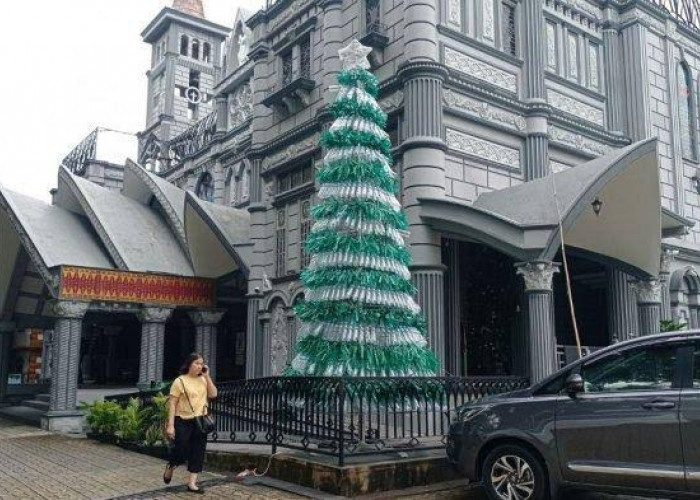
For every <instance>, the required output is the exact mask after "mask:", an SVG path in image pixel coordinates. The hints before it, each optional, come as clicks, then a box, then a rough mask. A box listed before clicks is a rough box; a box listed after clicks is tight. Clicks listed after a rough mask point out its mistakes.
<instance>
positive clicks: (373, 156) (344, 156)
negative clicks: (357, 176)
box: [323, 146, 396, 178]
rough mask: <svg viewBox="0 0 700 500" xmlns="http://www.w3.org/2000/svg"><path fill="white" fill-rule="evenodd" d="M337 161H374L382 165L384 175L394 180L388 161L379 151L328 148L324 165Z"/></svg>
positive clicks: (356, 147) (394, 174)
mask: <svg viewBox="0 0 700 500" xmlns="http://www.w3.org/2000/svg"><path fill="white" fill-rule="evenodd" d="M339 160H357V161H362V162H370V161H376V162H379V163H381V164H382V167H383V168H384V173H385V174H386V175H388V176H391V177H393V178H396V172H394V171H393V170H392V169H391V165H389V161H388V160H387V158H386V156H384V155H383V154H382V153H380V152H379V151H376V150H374V149H370V148H367V147H364V146H351V147H348V148H330V149H328V152H327V153H326V155H325V156H324V157H323V161H324V162H325V163H326V164H329V163H332V162H335V161H339Z"/></svg>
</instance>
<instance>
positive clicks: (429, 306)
mask: <svg viewBox="0 0 700 500" xmlns="http://www.w3.org/2000/svg"><path fill="white" fill-rule="evenodd" d="M411 274H412V277H413V285H414V286H415V287H416V288H417V289H418V296H417V302H418V305H419V306H420V307H421V309H422V311H423V315H424V316H425V319H426V321H427V323H428V345H429V346H430V348H431V349H432V350H433V352H434V353H435V356H436V357H437V358H438V360H439V361H440V372H441V373H444V372H445V363H446V352H445V298H444V292H445V281H444V276H445V268H444V266H442V267H426V268H416V267H414V268H413V270H412V273H411Z"/></svg>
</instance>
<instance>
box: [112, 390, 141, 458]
mask: <svg viewBox="0 0 700 500" xmlns="http://www.w3.org/2000/svg"><path fill="white" fill-rule="evenodd" d="M142 410H143V408H142V406H141V401H139V399H138V398H131V399H130V400H129V403H128V404H127V405H126V406H125V407H124V408H123V409H122V412H121V414H120V415H119V420H118V423H117V430H116V436H117V439H118V441H117V443H118V444H119V445H120V446H123V447H124V448H127V449H131V450H135V451H136V450H137V448H138V443H139V441H140V440H141V438H142V436H143V411H142Z"/></svg>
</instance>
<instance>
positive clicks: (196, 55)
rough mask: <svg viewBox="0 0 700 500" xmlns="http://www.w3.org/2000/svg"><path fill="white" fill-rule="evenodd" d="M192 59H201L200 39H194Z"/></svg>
mask: <svg viewBox="0 0 700 500" xmlns="http://www.w3.org/2000/svg"><path fill="white" fill-rule="evenodd" d="M192 59H199V40H197V39H196V38H195V39H194V40H192Z"/></svg>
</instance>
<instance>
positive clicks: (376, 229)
mask: <svg viewBox="0 0 700 500" xmlns="http://www.w3.org/2000/svg"><path fill="white" fill-rule="evenodd" d="M327 230H331V231H337V232H339V233H344V234H371V235H376V236H386V237H387V238H391V240H393V242H394V243H396V244H397V245H399V246H402V247H403V246H406V242H405V238H407V237H408V232H407V231H400V230H398V229H396V228H394V227H391V226H388V225H386V224H384V223H382V222H377V221H367V220H362V219H356V218H353V217H333V218H332V219H321V220H318V221H316V222H314V225H313V227H312V229H311V232H312V233H313V232H318V231H327Z"/></svg>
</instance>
